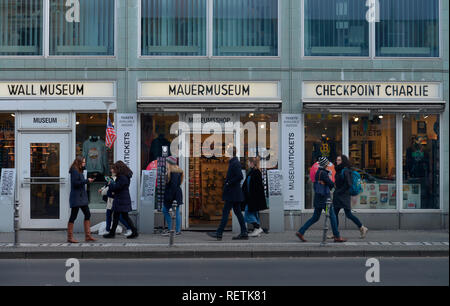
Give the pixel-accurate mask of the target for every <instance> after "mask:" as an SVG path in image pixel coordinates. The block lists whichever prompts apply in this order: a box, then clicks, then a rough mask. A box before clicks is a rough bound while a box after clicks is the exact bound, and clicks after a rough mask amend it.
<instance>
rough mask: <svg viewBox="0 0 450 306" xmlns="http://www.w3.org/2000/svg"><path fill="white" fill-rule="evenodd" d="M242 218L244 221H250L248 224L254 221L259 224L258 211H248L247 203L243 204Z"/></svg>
mask: <svg viewBox="0 0 450 306" xmlns="http://www.w3.org/2000/svg"><path fill="white" fill-rule="evenodd" d="M244 220H245V223H250V224H253V223H256V224H258V225H261V222H260V220H259V212H258V211H255V212H249V211H248V205H246V206H245V214H244Z"/></svg>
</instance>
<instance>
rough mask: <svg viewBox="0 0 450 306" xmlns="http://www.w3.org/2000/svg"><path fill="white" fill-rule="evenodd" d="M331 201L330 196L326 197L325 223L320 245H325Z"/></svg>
mask: <svg viewBox="0 0 450 306" xmlns="http://www.w3.org/2000/svg"><path fill="white" fill-rule="evenodd" d="M331 203H332V202H331V198H328V199H327V203H326V206H325V223H324V225H323V236H322V242H321V243H320V246H325V245H326V244H327V232H328V219H329V218H330V209H331Z"/></svg>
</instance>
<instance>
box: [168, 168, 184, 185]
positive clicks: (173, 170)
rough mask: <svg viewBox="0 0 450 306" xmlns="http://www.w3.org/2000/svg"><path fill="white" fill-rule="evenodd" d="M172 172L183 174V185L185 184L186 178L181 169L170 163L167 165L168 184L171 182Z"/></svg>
mask: <svg viewBox="0 0 450 306" xmlns="http://www.w3.org/2000/svg"><path fill="white" fill-rule="evenodd" d="M172 172H178V173H181V183H183V178H184V172H183V170H182V169H181V168H180V167H178V166H177V165H172V164H169V163H167V182H170V174H171V173H172Z"/></svg>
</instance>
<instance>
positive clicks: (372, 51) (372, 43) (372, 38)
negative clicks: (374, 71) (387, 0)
mask: <svg viewBox="0 0 450 306" xmlns="http://www.w3.org/2000/svg"><path fill="white" fill-rule="evenodd" d="M375 8H376V9H378V10H379V9H380V6H377V5H376V6H375ZM379 14H380V16H381V12H379ZM375 16H377V12H375ZM375 56H376V22H369V57H370V58H374V57H375Z"/></svg>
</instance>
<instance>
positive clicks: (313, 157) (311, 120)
mask: <svg viewBox="0 0 450 306" xmlns="http://www.w3.org/2000/svg"><path fill="white" fill-rule="evenodd" d="M341 148H342V116H341V115H331V114H327V115H325V114H305V208H306V209H312V208H313V200H314V189H313V182H312V178H311V175H312V173H314V169H316V168H317V166H318V164H317V161H318V159H319V157H322V156H323V157H326V158H328V160H329V161H330V164H329V166H328V170H330V173H331V175H332V179H333V180H334V175H335V170H334V165H335V163H336V157H337V156H338V155H339V154H341V152H342V151H341Z"/></svg>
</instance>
